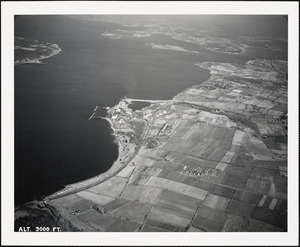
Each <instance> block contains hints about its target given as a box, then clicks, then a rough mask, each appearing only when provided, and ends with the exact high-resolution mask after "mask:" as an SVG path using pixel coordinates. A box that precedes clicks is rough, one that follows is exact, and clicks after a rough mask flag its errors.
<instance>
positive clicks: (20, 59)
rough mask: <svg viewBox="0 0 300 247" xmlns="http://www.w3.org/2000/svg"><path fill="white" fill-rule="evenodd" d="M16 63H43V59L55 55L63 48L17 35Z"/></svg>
mask: <svg viewBox="0 0 300 247" xmlns="http://www.w3.org/2000/svg"><path fill="white" fill-rule="evenodd" d="M14 49H15V65H19V64H26V63H38V64H40V63H42V61H41V60H43V59H47V58H49V57H52V56H55V55H57V54H58V53H60V52H61V51H62V50H61V49H60V48H59V46H58V45H57V44H52V43H48V42H41V41H38V40H31V39H27V38H23V37H15V47H14Z"/></svg>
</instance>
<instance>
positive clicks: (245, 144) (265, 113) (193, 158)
mask: <svg viewBox="0 0 300 247" xmlns="http://www.w3.org/2000/svg"><path fill="white" fill-rule="evenodd" d="M198 66H200V67H202V68H206V69H209V70H210V71H211V78H210V79H209V80H208V81H206V82H204V83H202V84H200V85H197V86H193V87H192V88H189V89H187V90H186V91H183V92H182V93H179V94H178V95H176V96H175V97H174V98H173V99H172V100H168V101H159V102H158V103H155V102H153V104H151V105H150V106H149V107H146V108H143V110H142V111H141V114H140V115H143V114H144V117H139V118H138V117H136V118H138V121H140V122H143V121H144V122H145V123H147V124H146V125H147V128H146V129H145V131H144V132H143V141H141V145H140V147H139V149H138V152H137V154H136V155H135V156H134V157H133V158H132V159H129V160H128V164H127V165H126V166H125V167H123V168H122V169H121V170H120V171H118V173H116V174H115V175H114V176H112V177H111V178H109V179H107V180H106V181H104V182H102V183H100V184H98V185H95V186H93V187H91V188H88V189H85V190H82V191H79V192H77V193H76V194H73V195H68V196H65V197H60V198H55V199H52V200H50V201H49V202H48V203H49V204H51V205H53V206H55V207H56V208H57V209H58V210H59V211H60V212H61V213H62V214H63V215H64V217H66V218H67V219H69V220H70V221H71V222H74V224H75V225H76V226H77V227H78V228H81V229H86V230H94V231H108V232H117V231H143V232H166V231H167V232H170V231H171V232H182V231H189V232H197V231H198V232H205V231H208V232H217V231H228V232H230V231H256V232H263V231H286V230H287V213H288V212H287V179H288V178H287V174H288V166H287V132H286V127H285V125H284V122H281V119H280V117H281V116H285V113H286V111H287V90H286V81H285V80H284V79H283V78H282V77H278V76H277V72H276V71H275V72H274V71H273V69H272V68H271V67H270V66H269V64H268V62H267V61H265V60H264V61H262V62H261V63H260V64H259V65H258V63H257V61H249V63H247V64H246V65H245V66H242V65H239V66H238V65H230V64H223V63H202V64H198ZM254 70H255V71H254ZM250 75H251V79H250ZM266 75H267V77H268V82H267V81H265V78H266ZM130 100H132V99H126V100H122V101H121V102H120V103H119V104H118V105H117V106H116V108H114V109H115V110H118V109H122V111H118V112H123V113H122V114H123V115H122V119H123V118H124V119H126V117H127V119H131V118H132V114H134V112H132V111H130V114H129V115H130V116H129V115H128V116H127V115H126V111H127V110H128V108H127V105H126V104H127V103H128V102H130ZM127 101H128V102H127ZM126 102H127V103H126ZM124 112H125V113H124ZM117 118H118V116H116V119H117ZM112 124H114V121H113V120H112ZM115 124H116V125H117V124H118V123H117V122H115ZM124 124H126V121H125V123H124ZM127 127H128V128H131V129H134V128H133V127H132V126H131V125H130V124H129V123H128V126H127ZM122 135H124V133H123V134H122ZM122 138H123V139H124V136H122ZM129 139H130V138H129V137H128V140H129ZM122 145H125V144H124V143H122ZM130 147H131V146H130ZM123 148H126V145H125V146H123ZM74 212H75V214H74Z"/></svg>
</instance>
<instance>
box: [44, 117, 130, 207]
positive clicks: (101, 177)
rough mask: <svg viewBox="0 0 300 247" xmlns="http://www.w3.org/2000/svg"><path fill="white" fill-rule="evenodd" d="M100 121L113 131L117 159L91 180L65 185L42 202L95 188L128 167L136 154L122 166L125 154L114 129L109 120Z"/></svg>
mask: <svg viewBox="0 0 300 247" xmlns="http://www.w3.org/2000/svg"><path fill="white" fill-rule="evenodd" d="M101 119H104V120H106V121H107V122H109V123H110V126H111V129H112V130H113V133H112V135H114V136H115V140H114V142H115V143H116V144H117V145H118V157H117V159H116V160H115V161H114V163H113V164H112V166H111V167H110V168H109V169H108V170H107V171H106V172H104V173H100V174H98V175H96V176H94V177H91V178H88V179H85V180H82V181H79V182H75V183H72V184H68V185H65V187H64V189H61V190H59V191H57V192H55V193H52V194H50V195H48V196H46V197H44V199H43V201H49V200H53V199H56V198H59V197H63V196H67V195H71V194H75V193H78V192H80V191H82V190H85V189H88V188H90V187H93V186H96V185H98V184H100V183H102V182H104V181H106V180H108V179H110V178H111V177H113V176H115V175H116V174H118V173H119V172H120V171H121V170H122V169H124V168H125V167H126V166H127V165H128V163H129V162H130V160H132V159H133V158H134V157H135V155H136V154H134V156H133V157H132V158H131V159H129V160H128V162H125V163H124V164H123V163H121V162H120V160H121V158H122V157H123V156H124V153H125V152H123V151H122V149H123V146H122V144H121V142H120V141H118V140H117V137H118V136H117V135H116V129H115V128H114V126H113V123H112V121H111V120H110V119H109V118H106V117H101Z"/></svg>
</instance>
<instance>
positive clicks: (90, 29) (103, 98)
mask: <svg viewBox="0 0 300 247" xmlns="http://www.w3.org/2000/svg"><path fill="white" fill-rule="evenodd" d="M117 28H121V29H124V27H120V26H118V25H117V24H109V23H101V22H94V21H87V20H79V19H74V18H71V17H69V16H19V17H17V18H16V20H15V36H18V37H26V38H30V39H36V40H39V41H41V42H51V43H55V44H58V46H59V47H60V48H61V49H62V52H60V53H59V54H58V55H56V56H53V57H51V58H49V59H45V60H43V64H23V65H18V66H15V82H14V83H15V123H14V124H15V204H20V203H23V202H27V201H30V200H32V199H35V198H39V197H40V196H46V195H48V194H50V193H53V192H55V191H57V190H59V189H61V188H63V186H64V185H66V184H69V183H73V182H77V181H80V180H83V179H87V178H90V177H92V176H95V175H98V174H99V173H103V172H105V171H107V170H108V169H109V168H110V167H111V165H112V164H113V162H114V160H116V158H117V155H118V148H117V145H116V144H115V143H114V142H113V140H114V138H113V136H112V135H111V134H112V130H111V128H110V125H109V123H108V122H106V121H104V120H88V118H89V116H90V115H91V113H92V110H93V109H94V108H95V106H96V105H98V106H113V105H115V104H116V103H117V102H118V101H119V100H120V99H121V98H123V97H124V96H127V97H130V98H145V99H170V98H172V97H173V96H174V95H175V94H177V93H179V92H181V91H182V90H184V89H186V88H187V87H189V86H191V85H194V84H199V83H201V82H203V81H205V80H207V79H208V78H209V72H208V71H207V70H204V69H201V68H199V67H197V66H194V64H195V63H196V62H203V61H216V62H238V63H243V62H245V61H247V59H248V58H249V57H246V56H243V57H242V56H235V55H229V54H220V53H215V52H210V51H207V50H205V49H202V48H199V47H195V46H194V45H192V44H186V43H184V42H181V41H176V40H173V39H171V38H169V37H165V36H163V35H154V36H151V37H145V38H133V37H132V38H129V37H127V38H124V39H121V40H114V39H106V38H104V37H103V36H101V33H102V32H105V31H106V30H114V29H117ZM146 42H156V43H163V44H177V45H181V46H183V45H184V44H185V48H186V49H189V48H190V49H193V50H195V49H197V50H198V51H199V52H200V53H199V54H190V53H184V52H178V51H168V50H155V49H151V48H149V47H148V46H145V43H146Z"/></svg>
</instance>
